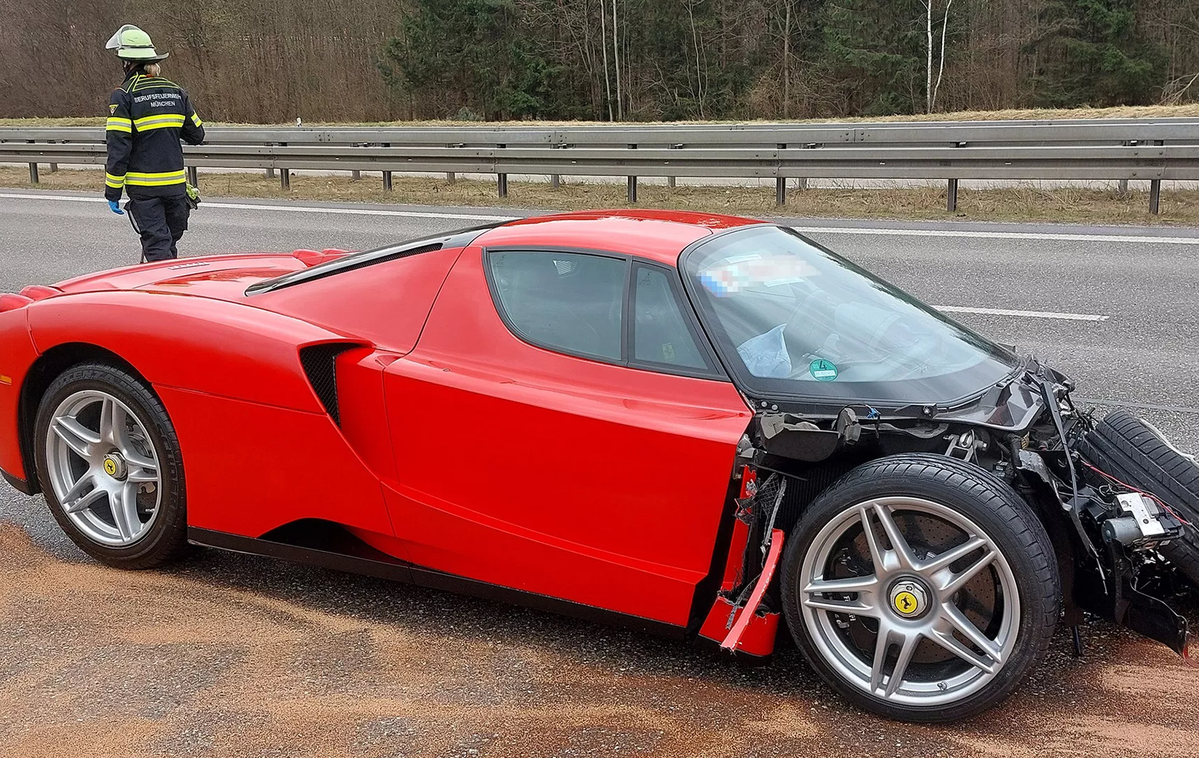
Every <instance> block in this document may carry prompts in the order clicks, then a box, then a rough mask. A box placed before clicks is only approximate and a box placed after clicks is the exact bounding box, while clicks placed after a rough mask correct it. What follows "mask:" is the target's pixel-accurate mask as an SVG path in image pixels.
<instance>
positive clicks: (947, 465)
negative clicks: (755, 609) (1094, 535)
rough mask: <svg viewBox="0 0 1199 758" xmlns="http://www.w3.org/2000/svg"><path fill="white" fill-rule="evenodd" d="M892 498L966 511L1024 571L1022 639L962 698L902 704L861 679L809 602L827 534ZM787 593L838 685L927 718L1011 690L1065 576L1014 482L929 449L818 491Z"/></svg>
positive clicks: (971, 707)
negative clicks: (830, 652)
mask: <svg viewBox="0 0 1199 758" xmlns="http://www.w3.org/2000/svg"><path fill="white" fill-rule="evenodd" d="M883 497H911V498H920V499H923V500H927V501H932V502H935V503H938V504H940V505H942V506H945V507H947V508H949V509H951V510H953V511H955V512H957V513H959V514H961V515H962V516H964V517H965V518H967V519H969V520H970V521H972V522H973V523H974V524H975V525H977V526H978V527H979V528H981V529H982V530H983V532H985V533H986V534H987V536H989V537H990V539H991V540H992V541H993V542H994V543H995V545H996V546H997V547H998V549H999V552H1000V553H1001V554H1002V555H1003V556H1004V557H1005V558H1006V560H1007V562H1008V565H1009V566H1010V568H1011V570H1012V574H1013V575H1014V578H1015V583H1016V587H1017V588H1018V590H1019V592H1018V594H1019V608H1020V618H1019V623H1018V624H1017V625H1016V627H1015V628H1016V637H1015V643H1014V647H1013V648H1012V651H1011V653H1010V654H1009V656H1008V657H1007V660H1006V661H1005V662H1004V663H1003V665H1002V667H1001V668H999V669H998V671H997V672H996V673H995V674H994V676H993V677H992V678H991V680H990V681H989V682H987V683H986V684H985V685H982V686H981V688H980V689H978V690H977V691H975V692H973V693H970V694H963V696H962V698H961V699H959V700H957V701H954V702H951V703H946V704H940V705H936V706H924V705H908V704H902V703H895V702H892V701H888V700H886V699H884V698H883V697H881V696H879V695H877V694H875V693H874V692H871V691H867V689H864V688H862V687H860V686H859V685H855V684H854V683H853V682H852V681H849V680H848V679H847V678H846V677H845V676H844V675H843V674H841V673H839V672H838V671H837V669H836V668H835V667H834V666H833V665H831V664H830V663H829V662H828V661H826V659H825V657H824V655H823V654H822V653H821V652H820V650H819V648H818V647H817V645H816V644H815V642H814V640H813V634H812V631H811V630H810V629H809V628H808V626H807V622H806V621H805V617H804V614H803V612H802V611H801V608H800V604H801V590H802V587H803V585H802V584H801V582H803V578H802V577H801V575H800V574H801V567H802V566H803V564H804V560H805V557H806V555H807V553H808V552H809V550H811V549H813V542H814V540H815V539H816V538H817V536H818V534H819V533H820V532H821V530H822V529H824V527H825V526H826V525H828V524H830V523H832V522H833V520H834V519H836V518H838V517H839V516H841V515H842V514H844V513H845V512H846V511H848V510H850V509H853V508H855V507H856V506H857V504H860V503H864V502H867V501H870V500H872V499H875V498H883ZM781 595H782V604H783V614H784V617H785V618H786V620H787V624H788V626H789V628H790V629H791V632H792V635H793V636H794V637H795V640H796V643H797V644H798V646H799V648H800V650H801V651H802V652H803V654H804V657H805V658H806V659H807V660H808V662H809V663H810V664H811V666H812V667H813V668H814V669H815V670H816V672H817V673H818V674H820V676H821V677H822V678H823V679H824V680H825V681H826V682H827V683H828V684H829V685H830V686H831V687H832V688H833V689H834V690H836V691H837V692H839V693H840V694H841V695H842V696H844V697H845V698H846V699H847V700H849V701H851V702H853V703H854V704H856V705H858V706H860V707H861V708H864V709H865V710H868V711H872V712H874V713H877V714H879V715H881V716H884V717H886V718H890V719H896V720H902V721H918V722H944V721H955V720H958V719H963V718H969V717H971V716H974V715H976V714H978V713H980V712H982V711H984V710H986V709H988V708H990V707H992V706H994V705H995V704H996V703H998V702H1000V701H1001V700H1003V699H1004V698H1006V697H1007V696H1008V695H1010V694H1011V693H1012V691H1013V690H1014V689H1015V688H1016V687H1017V686H1018V685H1019V684H1020V683H1021V682H1022V681H1023V680H1024V678H1025V676H1026V675H1027V673H1028V672H1029V670H1030V669H1031V667H1032V666H1033V665H1034V664H1035V663H1036V661H1037V659H1038V658H1039V657H1040V655H1041V653H1042V652H1043V651H1044V650H1045V648H1046V646H1047V645H1048V644H1049V639H1050V637H1051V636H1052V635H1053V631H1054V628H1055V627H1056V625H1057V621H1058V617H1059V615H1060V612H1061V610H1060V609H1061V583H1060V579H1059V577H1058V572H1057V563H1056V560H1055V559H1054V553H1053V547H1052V545H1051V543H1050V541H1049V536H1048V535H1047V534H1046V532H1045V528H1044V526H1043V525H1042V524H1041V522H1040V521H1039V520H1038V519H1037V517H1036V516H1035V515H1034V513H1033V511H1032V510H1031V509H1030V508H1029V506H1028V504H1027V503H1026V502H1025V501H1024V500H1023V499H1022V498H1021V497H1020V496H1019V495H1018V494H1016V492H1015V491H1014V490H1013V489H1012V488H1011V487H1010V486H1008V485H1007V484H1006V483H1005V482H1003V481H1002V480H1001V479H999V478H998V477H996V476H994V475H993V474H991V473H990V472H988V471H985V470H983V469H982V468H980V467H978V466H975V465H973V464H969V463H965V462H963V461H959V460H957V459H953V458H948V457H946V456H941V455H935V454H924V453H918V454H902V455H893V456H887V457H884V458H879V459H877V460H874V461H871V462H869V463H866V464H863V465H861V466H859V467H857V468H855V469H854V470H852V471H850V472H849V473H848V474H846V475H845V476H844V477H842V478H841V479H840V480H838V481H837V482H836V483H834V484H833V485H832V486H831V487H829V488H828V489H827V490H825V491H824V492H823V493H822V494H821V495H820V496H819V497H817V498H816V500H814V501H813V502H812V504H811V505H810V506H809V507H808V508H807V510H806V511H805V512H804V514H803V516H802V517H801V518H800V520H799V522H798V523H797V524H796V526H795V529H794V530H793V531H792V533H791V534H790V535H789V536H788V537H787V544H786V550H785V551H784V556H783V561H782V566H781ZM921 644H927V643H926V642H925V643H921ZM870 659H873V655H871V656H870Z"/></svg>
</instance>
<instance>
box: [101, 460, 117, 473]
mask: <svg viewBox="0 0 1199 758" xmlns="http://www.w3.org/2000/svg"><path fill="white" fill-rule="evenodd" d="M104 473H105V474H108V475H109V476H116V475H117V462H116V461H114V460H113V459H112V458H105V459H104Z"/></svg>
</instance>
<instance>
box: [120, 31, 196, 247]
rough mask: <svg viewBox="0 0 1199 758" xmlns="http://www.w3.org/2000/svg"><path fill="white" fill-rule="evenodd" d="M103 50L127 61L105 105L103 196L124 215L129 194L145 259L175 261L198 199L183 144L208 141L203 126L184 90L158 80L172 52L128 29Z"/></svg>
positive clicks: (169, 82) (128, 209)
mask: <svg viewBox="0 0 1199 758" xmlns="http://www.w3.org/2000/svg"><path fill="white" fill-rule="evenodd" d="M106 48H107V49H109V50H116V53H117V57H118V58H119V59H120V60H121V61H122V62H123V63H124V66H125V82H124V83H123V84H122V85H121V86H120V87H119V88H117V89H116V90H115V91H113V93H112V97H111V98H109V101H108V124H107V128H106V131H105V135H106V138H107V142H108V162H107V164H106V165H105V167H104V172H105V173H104V197H105V199H107V200H108V207H109V208H110V209H111V210H112V212H113V213H115V214H117V215H124V214H125V211H122V210H121V207H120V200H121V191H122V190H124V191H125V193H126V194H127V195H128V196H129V200H128V202H126V203H125V210H127V211H128V212H129V214H130V215H131V216H132V218H133V221H134V226H135V228H136V230H137V232H138V234H140V235H141V241H142V257H143V258H144V259H145V260H146V261H162V260H168V259H171V258H176V257H178V255H179V251H178V250H177V249H176V247H175V245H176V243H177V242H178V241H179V238H180V237H182V236H183V232H185V231H186V230H187V218H188V215H189V214H190V213H191V209H192V208H193V207H194V205H195V202H197V199H198V196H197V195H195V190H194V189H193V188H191V187H190V186H189V185H188V184H187V175H186V172H185V170H184V167H183V147H182V146H181V145H180V144H179V140H180V139H182V140H183V141H185V142H187V143H188V144H190V145H198V144H200V143H201V142H203V140H204V123H203V122H202V121H201V120H200V117H199V116H198V115H196V111H195V109H194V108H192V105H191V101H190V100H188V97H187V93H186V92H184V91H183V88H181V87H180V86H179V85H177V84H175V83H174V82H172V81H169V80H167V79H164V78H162V76H161V75H160V74H161V67H160V65H159V61H161V60H162V59H164V58H166V57H167V55H168V53H161V54H160V53H158V52H157V51H156V50H155V49H154V43H152V42H151V41H150V35H148V34H146V33H145V32H144V31H142V30H141V29H139V28H137V27H136V26H133V25H132V24H125V25H124V26H122V27H121V28H120V29H118V30H117V33H116V34H114V35H113V36H112V38H111V39H110V40H108V44H107V45H106Z"/></svg>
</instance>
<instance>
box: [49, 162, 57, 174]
mask: <svg viewBox="0 0 1199 758" xmlns="http://www.w3.org/2000/svg"><path fill="white" fill-rule="evenodd" d="M50 173H51V174H57V173H58V164H57V163H51V164H50Z"/></svg>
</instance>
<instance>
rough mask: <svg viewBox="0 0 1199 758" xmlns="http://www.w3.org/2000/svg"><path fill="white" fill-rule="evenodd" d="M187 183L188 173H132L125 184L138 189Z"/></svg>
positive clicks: (126, 177) (126, 178)
mask: <svg viewBox="0 0 1199 758" xmlns="http://www.w3.org/2000/svg"><path fill="white" fill-rule="evenodd" d="M185 181H187V172H186V171H164V172H162V173H160V174H153V173H144V172H139V171H130V172H129V173H128V174H126V175H125V183H126V184H131V185H135V186H138V187H160V186H162V185H164V184H182V183H183V182H185Z"/></svg>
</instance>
